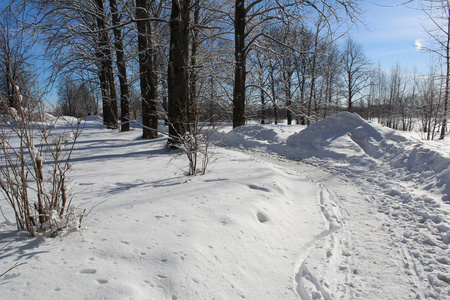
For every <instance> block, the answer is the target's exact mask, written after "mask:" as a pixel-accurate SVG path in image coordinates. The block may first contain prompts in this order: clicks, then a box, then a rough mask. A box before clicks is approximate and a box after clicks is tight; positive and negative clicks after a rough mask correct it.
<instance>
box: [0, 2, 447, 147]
mask: <svg viewBox="0 0 450 300" xmlns="http://www.w3.org/2000/svg"><path fill="white" fill-rule="evenodd" d="M358 2H359V1H357V0H346V1H332V0H328V1H327V0H314V1H309V2H305V1H298V2H296V1H274V2H273V3H272V2H265V1H261V0H254V1H248V0H236V1H227V0H224V1H210V0H199V1H192V0H178V1H175V0H174V1H172V2H171V1H163V0H161V1H158V0H152V1H150V0H136V1H124V0H73V1H65V0H56V1H49V0H30V1H12V2H10V5H9V6H7V7H6V8H5V9H4V10H3V12H2V18H1V19H0V44H1V48H0V56H1V57H0V97H1V101H2V103H3V104H4V105H7V106H12V107H14V105H16V104H15V103H14V98H13V97H12V94H13V93H12V85H11V80H10V79H11V78H13V79H14V81H15V82H18V83H20V84H19V85H20V87H21V89H22V90H23V93H26V94H28V95H29V97H30V98H35V99H36V101H39V99H40V98H41V96H42V94H41V93H40V91H42V90H43V89H42V83H39V82H38V80H37V79H39V81H43V79H42V75H41V73H42V70H41V71H38V70H37V68H36V67H34V68H33V67H32V63H33V62H34V61H35V60H36V59H38V58H37V57H36V56H37V55H38V54H41V53H43V56H42V57H43V59H45V61H46V62H47V63H46V64H45V66H49V69H47V70H46V74H50V82H51V83H52V84H53V87H54V88H56V89H57V91H58V92H57V95H58V101H57V103H56V104H55V107H54V108H53V109H52V110H53V111H54V112H55V113H57V114H60V115H71V116H75V117H78V118H83V117H85V116H88V115H96V114H100V115H102V116H103V119H104V123H105V125H107V126H108V127H109V128H112V129H114V128H118V127H119V126H120V128H121V130H123V131H126V130H129V123H128V122H129V121H130V120H136V119H142V124H143V137H144V138H154V137H156V134H155V132H156V130H157V126H158V120H161V119H165V120H166V121H167V122H168V124H169V126H170V128H171V134H172V135H175V136H181V135H183V134H184V133H185V132H188V131H190V130H191V127H192V126H193V124H195V123H196V122H199V121H204V122H233V125H234V127H236V126H240V125H243V124H245V122H248V121H255V122H259V123H275V124H276V123H279V122H287V124H304V125H310V124H312V123H314V122H316V121H317V120H319V119H321V118H324V117H326V116H328V115H331V114H333V113H336V112H338V111H341V110H349V111H352V112H357V113H359V114H360V115H361V116H363V117H365V118H368V119H373V120H377V121H379V122H380V123H382V124H384V125H386V126H389V127H392V128H395V129H400V130H417V131H419V132H422V133H423V137H424V138H427V139H433V138H435V137H441V138H443V134H445V132H446V130H447V128H446V122H447V102H448V100H447V99H448V86H449V83H448V81H449V80H448V77H449V75H448V63H449V55H448V53H449V48H448V30H447V29H446V28H448V26H447V25H448V23H449V22H448V16H447V17H446V15H445V12H447V15H448V9H447V10H446V8H448V7H447V6H448V4H446V3H447V2H446V1H431V2H429V1H426V0H423V1H422V2H423V9H424V10H429V11H436V8H442V10H441V12H440V13H438V14H437V16H438V17H435V16H434V15H432V14H431V13H430V15H429V16H430V18H433V20H436V22H437V23H438V24H441V25H442V26H438V27H437V28H438V30H437V31H430V36H432V37H433V39H434V40H435V41H437V43H436V47H434V48H433V49H427V50H429V52H432V53H434V54H437V55H435V56H434V57H435V58H436V63H433V64H431V65H432V66H430V71H429V73H428V74H415V73H408V72H406V71H405V70H402V67H401V66H399V65H396V66H393V67H392V69H391V70H383V69H381V68H380V67H378V66H374V65H372V64H371V62H370V60H369V58H367V57H366V55H365V53H364V49H363V48H362V47H361V45H360V44H358V42H357V41H354V40H353V39H352V38H351V37H350V36H348V35H347V34H346V31H347V30H348V28H349V26H350V25H351V23H352V22H358V17H359V16H360V12H359V9H358ZM428 2H429V3H431V4H429V6H426V5H427V4H428ZM431 6H432V7H431ZM443 25H445V26H447V27H445V26H443ZM439 29H442V30H439ZM446 47H447V48H446ZM35 65H36V64H35ZM38 65H39V64H38ZM37 87H39V88H37Z"/></svg>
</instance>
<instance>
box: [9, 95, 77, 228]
mask: <svg viewBox="0 0 450 300" xmlns="http://www.w3.org/2000/svg"><path fill="white" fill-rule="evenodd" d="M16 93H17V94H16V99H17V102H18V108H17V109H11V108H9V107H6V108H5V110H4V111H6V112H7V113H6V114H5V115H3V116H1V119H0V190H1V191H2V193H3V195H4V196H5V198H6V201H7V202H8V203H9V204H10V205H11V207H12V209H13V211H14V215H15V219H16V224H17V228H18V229H19V230H22V229H26V230H27V231H28V232H29V233H30V234H31V235H32V236H36V235H43V234H46V235H50V236H54V235H55V234H56V233H57V232H59V231H60V230H62V229H63V228H67V227H68V226H69V224H72V223H74V220H73V219H74V218H77V217H76V216H75V215H74V212H73V210H72V209H71V205H70V204H71V200H72V198H71V191H70V188H69V186H68V182H67V172H68V171H69V169H70V168H71V162H70V161H71V157H72V153H73V149H74V146H75V143H76V141H77V139H78V137H79V135H80V133H81V126H80V124H81V123H80V122H78V123H77V124H67V126H65V127H64V128H63V129H56V127H55V126H54V124H55V122H51V123H49V122H46V119H48V117H47V116H46V115H45V114H44V113H43V109H42V107H41V106H40V104H39V103H35V104H31V103H28V102H27V101H26V99H24V97H22V95H20V92H19V89H18V88H16Z"/></svg>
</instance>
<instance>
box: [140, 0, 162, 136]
mask: <svg viewBox="0 0 450 300" xmlns="http://www.w3.org/2000/svg"><path fill="white" fill-rule="evenodd" d="M152 4H153V1H151V0H136V26H137V31H138V48H139V74H140V75H139V76H140V86H141V98H142V123H143V125H144V127H143V132H142V137H143V138H144V139H155V138H157V137H158V132H157V130H158V114H157V99H156V98H157V77H156V67H155V63H154V56H155V54H154V43H153V41H152V25H151V23H150V21H149V19H150V18H151V17H152V15H151V12H152Z"/></svg>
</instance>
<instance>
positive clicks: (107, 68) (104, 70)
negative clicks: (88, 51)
mask: <svg viewBox="0 0 450 300" xmlns="http://www.w3.org/2000/svg"><path fill="white" fill-rule="evenodd" d="M95 4H96V6H97V7H96V8H97V19H96V21H97V26H98V29H99V37H98V40H99V41H98V49H97V53H96V56H97V58H98V60H99V62H98V64H99V67H100V70H99V79H100V88H101V91H102V100H103V123H104V124H105V125H106V126H107V127H108V128H109V129H116V128H117V99H116V94H115V84H114V77H113V68H112V57H111V49H110V43H109V42H110V41H109V36H108V32H107V31H106V30H105V28H106V25H105V20H104V17H105V10H104V7H103V0H95Z"/></svg>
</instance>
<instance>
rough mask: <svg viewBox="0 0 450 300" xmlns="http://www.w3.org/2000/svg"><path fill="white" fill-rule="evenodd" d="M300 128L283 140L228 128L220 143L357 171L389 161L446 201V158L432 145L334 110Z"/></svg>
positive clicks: (449, 167) (449, 186)
mask: <svg viewBox="0 0 450 300" xmlns="http://www.w3.org/2000/svg"><path fill="white" fill-rule="evenodd" d="M293 128H298V126H294V127H293ZM297 130H298V129H297ZM300 130H301V131H299V132H297V133H294V134H292V135H290V136H288V137H287V138H284V137H283V136H280V135H279V134H277V132H276V131H275V130H274V129H272V128H270V127H268V126H265V125H248V126H243V127H238V128H236V129H234V130H232V131H231V132H229V133H228V134H227V135H226V136H225V138H224V139H223V141H222V145H225V146H230V147H239V148H246V149H253V150H260V151H268V152H272V153H276V154H279V155H283V156H286V157H288V158H290V159H296V160H311V159H313V160H321V161H322V163H328V164H330V163H331V161H333V162H334V163H335V162H339V163H340V164H343V165H344V166H345V167H349V166H350V169H351V170H352V171H354V172H356V173H358V172H360V171H361V169H360V168H358V167H361V166H363V167H368V168H369V169H371V170H375V169H377V168H380V165H381V164H388V165H389V166H390V168H392V170H393V172H395V173H396V175H397V176H399V177H400V178H402V179H404V180H405V181H409V182H414V183H415V184H416V185H417V186H418V187H420V188H421V189H424V190H427V191H430V192H435V193H439V194H442V199H443V200H444V201H446V202H450V196H449V195H450V157H449V156H448V155H446V154H445V153H443V151H439V150H438V149H431V148H430V144H427V145H425V144H424V143H423V142H422V141H419V140H413V139H408V138H406V137H405V136H403V135H401V134H400V133H399V132H397V131H395V130H392V129H390V128H386V127H384V126H382V125H380V124H377V123H374V122H370V121H366V120H364V119H362V118H361V117H360V116H358V115H357V114H352V113H349V112H341V113H337V114H335V115H333V116H330V117H328V118H325V119H323V120H321V121H319V122H317V123H314V124H312V125H311V126H309V127H307V128H304V127H300ZM330 167H331V166H330ZM333 168H334V167H333Z"/></svg>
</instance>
